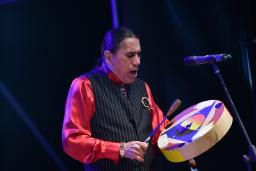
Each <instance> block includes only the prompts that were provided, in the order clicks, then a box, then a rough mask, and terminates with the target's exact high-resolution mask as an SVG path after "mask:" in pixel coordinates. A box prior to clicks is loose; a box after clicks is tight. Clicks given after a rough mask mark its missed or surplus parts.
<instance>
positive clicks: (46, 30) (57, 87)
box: [0, 0, 256, 171]
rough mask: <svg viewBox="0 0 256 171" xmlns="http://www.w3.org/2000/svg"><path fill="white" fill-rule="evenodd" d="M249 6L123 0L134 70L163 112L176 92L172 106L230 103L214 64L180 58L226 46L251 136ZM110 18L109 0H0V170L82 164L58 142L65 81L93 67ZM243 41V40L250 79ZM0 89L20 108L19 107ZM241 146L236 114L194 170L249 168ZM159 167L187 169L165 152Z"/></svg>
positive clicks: (229, 72)
mask: <svg viewBox="0 0 256 171" xmlns="http://www.w3.org/2000/svg"><path fill="white" fill-rule="evenodd" d="M253 7H255V2H252V0H251V1H250V0H243V1H242V0H236V1H232V0H227V1H224V2H223V1H221V0H217V1H210V0H206V1H203V0H198V1H178V0H162V1H147V0H141V1H136V0H129V1H119V3H118V13H119V18H120V24H121V25H125V26H127V27H129V28H131V29H132V30H133V31H134V32H135V33H137V34H138V35H139V37H140V38H141V46H142V64H141V67H140V69H141V70H140V73H139V77H140V78H141V79H143V80H145V81H146V82H148V83H149V85H150V87H151V89H152V92H153V95H154V97H155V101H156V102H157V104H158V105H159V106H160V107H161V108H162V110H163V111H164V112H166V111H167V110H168V108H169V105H170V104H171V103H172V102H173V101H174V100H175V99H176V98H179V99H181V100H182V102H183V103H182V105H181V107H180V109H179V110H178V112H181V111H182V110H184V109H186V108H188V107H190V106H192V105H194V104H196V103H198V102H201V101H205V100H208V99H218V100H221V101H223V102H224V103H225V104H226V106H227V107H228V108H229V109H230V106H229V105H228V103H227V100H226V97H225V95H224V90H223V89H222V87H221V85H220V83H219V82H218V80H217V78H216V77H215V75H214V74H213V72H212V69H211V67H210V65H200V66H196V67H186V66H184V64H183V58H184V57H185V56H190V55H206V54H212V53H228V54H231V55H232V57H233V58H232V59H231V60H230V61H227V62H221V63H219V64H218V65H219V67H220V69H221V73H222V74H223V78H224V80H225V81H226V84H227V87H228V89H229V91H230V93H231V97H232V98H233V100H234V103H235V105H236V107H237V109H238V112H239V114H240V117H241V119H242V121H243V123H244V124H245V127H246V129H247V131H248V133H249V135H250V137H251V139H252V140H253V143H254V144H255V143H256V142H255V140H256V138H255V130H256V127H255V122H256V114H255V109H254V107H255V105H253V104H254V102H253V99H254V98H255V94H253V93H255V92H253V89H255V66H256V63H255V49H256V48H255V43H253V38H254V39H255V30H256V29H255V21H256V19H255V18H253V14H252V12H254V11H255V9H254V8H253ZM111 27H112V21H111V7H110V1H102V0H94V1H83V0H79V1H68V0H66V1H60V0H4V1H1V2H0V81H1V82H0V83H1V84H0V87H1V89H0V90H1V93H0V114H1V118H2V119H1V124H0V134H1V135H2V136H1V141H0V150H1V152H0V155H1V164H0V170H4V171H5V170H6V171H7V170H8V171H9V170H38V171H40V170H83V166H82V164H81V163H79V162H78V161H75V160H73V159H71V158H70V157H68V156H67V155H66V154H64V153H63V151H62V144H61V129H62V121H63V116H64V105H65V100H66V96H67V92H68V89H69V86H70V84H71V81H72V80H73V79H74V78H75V77H76V76H78V75H80V74H82V73H84V72H86V71H88V70H90V69H91V68H92V67H93V65H94V64H95V61H96V59H97V58H98V57H99V56H100V43H101V39H102V37H103V35H104V34H105V32H106V31H107V30H108V29H110V28H111ZM242 30H244V31H242ZM241 33H243V34H241ZM242 40H245V41H242ZM254 42H255V40H254ZM242 45H244V46H242ZM243 47H244V48H245V47H246V48H248V58H249V60H250V62H251V63H250V64H251V67H252V68H251V71H252V72H251V74H252V79H251V80H252V81H251V82H250V81H248V80H250V79H249V78H248V72H247V71H248V70H246V66H247V65H246V60H245V57H244V56H242V54H241V49H242V48H243ZM253 49H254V50H253ZM251 85H252V86H253V87H252V86H251ZM9 93H10V94H9ZM6 95H7V96H8V97H13V98H14V99H15V100H16V102H18V105H19V106H20V107H21V108H22V110H23V111H21V110H18V111H16V110H15V109H17V106H16V108H14V107H13V106H12V104H13V103H10V102H9V101H8V99H7V98H6ZM178 112H176V113H175V114H177V113H178ZM175 114H174V115H175ZM39 139H40V140H41V141H39ZM45 142H46V144H44V143H45ZM49 149H50V150H49ZM47 150H48V151H47ZM49 152H50V153H49ZM246 153H247V144H246V142H245V139H244V137H243V135H242V132H241V131H240V128H239V126H238V124H237V122H236V121H235V120H234V123H233V125H232V127H231V129H230V131H229V132H228V133H227V135H226V136H225V137H224V139H223V140H221V141H220V142H219V143H218V144H217V145H216V146H214V147H213V148H212V149H211V150H209V151H207V152H206V153H204V154H202V155H201V156H199V157H196V161H197V163H198V169H199V170H207V171H215V170H220V171H222V170H223V171H224V170H245V169H244V166H243V162H242V155H243V154H246ZM53 156H54V157H53ZM155 169H157V170H160V169H162V170H173V171H175V170H177V171H178V170H189V168H188V163H187V162H183V163H175V164H174V163H170V162H168V161H167V160H166V159H165V158H164V157H163V156H159V157H158V158H157V159H156V161H155Z"/></svg>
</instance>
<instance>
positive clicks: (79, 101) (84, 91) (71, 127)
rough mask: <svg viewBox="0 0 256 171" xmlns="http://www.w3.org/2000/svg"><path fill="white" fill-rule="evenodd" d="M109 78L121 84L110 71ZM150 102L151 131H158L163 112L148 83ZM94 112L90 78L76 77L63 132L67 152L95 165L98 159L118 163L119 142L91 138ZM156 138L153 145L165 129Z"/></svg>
mask: <svg viewBox="0 0 256 171" xmlns="http://www.w3.org/2000/svg"><path fill="white" fill-rule="evenodd" d="M107 74H108V76H109V78H110V79H111V80H112V81H113V82H114V83H115V84H119V83H121V81H120V80H119V79H118V78H117V77H116V76H115V75H114V74H113V73H112V72H107ZM145 85H146V91H147V94H148V100H149V103H150V105H151V107H152V110H151V114H152V128H155V127H156V126H157V125H158V123H160V122H161V121H162V119H163V113H162V111H161V109H160V108H159V107H158V106H157V104H156V103H155V102H154V99H153V96H152V93H151V91H150V88H149V86H148V84H146V83H145ZM94 112H95V103H94V94H93V90H92V86H91V83H90V81H89V80H88V78H86V77H85V76H82V77H78V78H76V79H75V80H74V81H73V82H72V85H71V87H70V90H69V93H68V97H67V101H66V107H65V117H64V122H63V130H62V141H63V148H64V151H65V152H66V153H67V154H68V155H70V156H71V157H73V158H74V159H77V160H79V161H80V162H83V163H92V162H95V161H96V160H97V159H101V158H108V159H111V160H113V161H114V162H115V163H117V162H118V161H119V154H120V153H119V152H120V143H117V142H109V141H104V140H101V139H97V138H94V137H92V136H91V128H90V120H91V118H92V117H93V115H94ZM165 125H166V124H163V125H162V126H161V128H160V130H159V131H158V132H157V133H156V134H155V135H154V137H153V141H152V142H153V144H155V143H156V141H157V138H158V136H159V134H160V132H161V130H163V129H164V126H165Z"/></svg>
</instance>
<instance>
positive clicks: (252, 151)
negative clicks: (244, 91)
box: [211, 62, 256, 171]
mask: <svg viewBox="0 0 256 171" xmlns="http://www.w3.org/2000/svg"><path fill="white" fill-rule="evenodd" d="M211 65H212V68H213V71H214V73H215V74H216V76H217V77H218V79H219V81H220V82H221V85H222V87H223V88H224V90H225V95H226V97H227V99H228V102H229V105H230V106H231V109H232V113H233V114H234V116H235V118H236V120H237V122H238V124H239V126H240V128H241V129H242V132H243V135H244V136H245V139H246V142H247V145H248V151H249V152H248V154H245V155H243V160H244V162H245V164H246V166H247V171H252V169H253V163H254V164H255V165H256V148H255V146H254V145H253V144H252V142H251V140H250V138H249V136H248V134H247V132H246V130H245V127H244V125H243V123H242V121H241V119H240V117H239V114H238V112H237V110H236V107H235V105H234V103H233V100H232V99H231V96H230V94H229V91H228V89H227V87H226V84H225V82H224V80H223V78H222V76H221V73H220V69H219V67H218V66H217V64H216V63H215V62H213V63H211Z"/></svg>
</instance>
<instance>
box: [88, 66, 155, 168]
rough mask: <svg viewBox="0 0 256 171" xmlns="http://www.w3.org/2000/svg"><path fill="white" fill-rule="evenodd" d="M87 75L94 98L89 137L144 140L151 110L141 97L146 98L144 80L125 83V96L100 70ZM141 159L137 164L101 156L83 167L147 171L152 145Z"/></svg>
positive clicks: (149, 128) (114, 140) (150, 127)
mask: <svg viewBox="0 0 256 171" xmlns="http://www.w3.org/2000/svg"><path fill="white" fill-rule="evenodd" d="M87 77H88V79H89V80H90V82H91V85H92V88H93V94H94V100H95V113H94V115H93V117H92V119H91V132H92V137H94V138H99V139H102V140H106V141H112V142H129V141H135V140H136V141H144V140H145V139H146V138H147V136H148V135H149V134H150V132H151V131H152V126H151V121H152V118H151V113H150V112H149V111H148V109H147V108H145V107H144V106H143V104H142V102H141V99H142V97H147V92H146V88H145V84H144V82H143V81H141V80H140V79H136V81H135V82H134V83H133V84H131V85H128V87H127V90H128V95H127V96H126V97H125V96H124V95H123V94H122V93H121V88H120V86H119V85H117V84H115V83H113V82H112V81H111V80H110V79H109V77H108V76H107V75H106V74H105V73H104V72H103V71H101V70H94V71H93V72H91V73H90V74H88V75H87ZM144 159H145V161H144V163H140V162H138V161H135V160H130V159H125V158H121V159H120V161H119V162H118V163H117V164H115V163H114V162H113V161H112V160H109V159H100V160H97V161H96V162H95V163H90V164H86V165H85V170H86V171H87V170H88V171H89V170H90V171H91V170H97V171H103V170H104V171H117V170H118V171H119V170H120V171H133V170H136V171H137V170H138V171H144V170H150V165H151V162H152V159H153V149H152V146H151V144H150V145H149V147H148V150H147V152H146V154H145V158H144Z"/></svg>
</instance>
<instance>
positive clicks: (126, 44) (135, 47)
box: [119, 38, 141, 51]
mask: <svg viewBox="0 0 256 171" xmlns="http://www.w3.org/2000/svg"><path fill="white" fill-rule="evenodd" d="M119 49H124V50H127V51H140V50H141V49H140V40H139V39H138V38H127V39H124V40H123V41H122V42H121V43H120V46H119Z"/></svg>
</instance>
